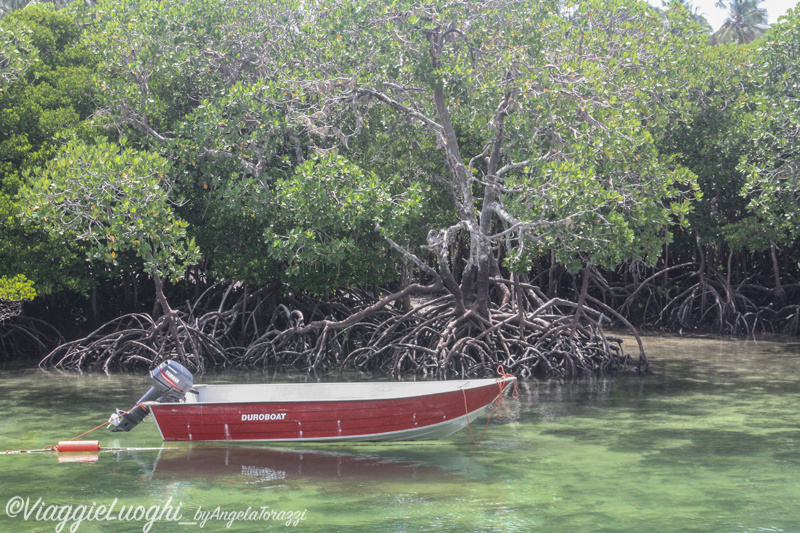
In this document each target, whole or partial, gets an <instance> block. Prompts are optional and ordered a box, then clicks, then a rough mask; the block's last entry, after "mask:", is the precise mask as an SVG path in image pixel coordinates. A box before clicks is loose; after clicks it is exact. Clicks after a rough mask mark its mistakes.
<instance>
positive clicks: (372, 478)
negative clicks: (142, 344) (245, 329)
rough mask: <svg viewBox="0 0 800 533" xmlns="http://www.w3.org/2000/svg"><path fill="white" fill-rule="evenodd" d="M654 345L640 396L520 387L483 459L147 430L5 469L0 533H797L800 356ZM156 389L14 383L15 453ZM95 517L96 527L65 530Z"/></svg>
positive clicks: (29, 457)
mask: <svg viewBox="0 0 800 533" xmlns="http://www.w3.org/2000/svg"><path fill="white" fill-rule="evenodd" d="M645 341H646V347H647V349H648V353H649V355H650V357H651V359H652V369H651V372H650V373H649V374H648V375H646V376H644V377H639V376H634V375H627V376H617V377H610V378H602V379H584V380H578V381H574V382H569V383H565V382H560V381H530V382H524V383H520V386H519V392H520V399H519V400H517V401H514V400H511V399H509V398H507V399H506V406H507V407H508V416H507V418H506V419H505V420H503V421H494V420H493V421H492V422H491V423H490V424H489V426H488V428H487V430H486V434H485V436H484V440H483V443H482V444H481V445H480V446H475V445H474V444H473V443H472V440H471V439H470V435H469V433H468V432H467V431H463V432H460V433H458V434H456V435H454V436H453V437H451V438H449V439H446V440H443V441H437V442H433V443H408V444H380V445H378V444H349V445H334V444H327V445H321V444H316V445H310V444H306V445H289V444H287V445H280V446H265V445H261V446H253V445H233V446H223V445H215V444H197V443H195V444H183V443H162V442H161V440H160V437H159V435H158V432H157V430H156V427H155V424H153V422H152V421H151V420H149V419H148V420H146V421H145V422H144V423H142V424H141V425H140V426H139V427H137V428H136V429H135V430H134V431H132V432H131V433H127V434H125V433H123V434H119V433H113V434H112V433H111V432H109V431H107V430H105V429H104V428H103V429H101V430H98V431H95V432H94V433H92V434H90V435H89V436H87V437H85V438H87V439H88V438H96V439H99V440H100V444H101V446H103V447H119V448H138V449H126V450H123V451H102V452H100V453H99V454H96V457H91V456H89V457H67V456H65V455H62V456H59V455H57V454H55V453H53V452H49V453H39V454H25V455H0V531H37V532H38V531H41V532H46V531H73V532H75V531H81V532H96V531H114V532H128V531H130V532H134V531H143V532H145V533H147V532H148V531H153V532H193V531H281V530H298V531H364V532H367V531H369V532H372V531H387V532H401V531H402V532H406V531H459V532H464V531H508V532H514V531H519V532H530V531H545V532H550V531H552V532H561V531H563V532H580V531H608V532H610V531H621V532H637V531H641V532H654V531H664V532H667V531H669V532H672V531H698V532H707V531H712V532H716V531H720V532H740V531H800V388H799V387H798V380H800V344H798V343H796V342H791V341H760V342H755V341H733V340H725V339H686V338H678V337H651V338H647V339H645ZM628 344H629V345H630V349H633V348H632V346H633V345H632V343H630V341H628ZM310 379H316V378H313V377H308V376H305V375H297V374H288V375H275V374H269V373H264V372H263V371H249V372H245V371H232V372H226V373H222V374H208V375H205V376H203V377H202V378H201V379H199V380H198V381H200V382H208V383H211V382H233V383H235V382H264V381H266V382H269V381H303V380H310ZM324 379H328V380H332V379H338V380H342V379H344V380H353V379H367V377H366V376H352V375H348V376H333V377H326V378H324ZM148 381H149V380H148V378H147V377H146V376H144V375H127V374H116V375H112V376H106V375H103V374H70V373H59V372H54V371H49V372H46V371H42V370H39V369H30V368H22V369H21V368H13V367H8V366H7V367H6V368H4V369H2V370H0V448H3V449H4V450H5V449H12V450H16V449H30V448H41V447H43V446H45V445H48V444H55V443H56V442H58V441H59V440H67V439H69V438H71V437H74V436H76V435H77V434H79V433H81V432H83V431H85V430H87V429H90V428H92V427H94V426H96V425H98V424H99V423H101V422H103V421H104V420H105V419H107V417H108V415H109V414H110V412H111V411H112V410H113V408H114V407H120V408H128V407H130V406H132V404H133V402H134V401H135V400H136V399H137V398H138V397H139V396H140V395H141V394H142V393H143V392H144V391H145V390H147V388H148V387H149V382H148ZM484 421H485V419H484V420H482V421H479V424H478V425H479V426H480V427H475V428H474V430H475V433H476V437H477V436H478V434H479V432H480V431H482V430H483V425H484ZM67 459H70V461H69V462H66V460H67ZM78 459H82V461H79V460H78ZM26 500H27V502H28V503H27V506H28V507H27V509H26V508H25V507H24V504H25V502H26ZM37 502H39V503H38V505H37ZM80 506H84V508H83V509H84V510H83V511H82V510H81V507H80ZM101 506H104V507H105V509H100V507H101ZM26 512H27V513H28V514H27V517H26V514H25V513H26ZM37 512H38V515H37ZM156 512H159V513H161V515H160V516H157V515H156V514H155V513H156ZM59 513H62V514H60V515H59ZM65 513H69V514H65ZM81 513H85V514H84V515H83V516H84V517H85V516H87V515H88V516H90V517H92V518H93V520H87V519H84V520H83V521H78V520H75V519H67V518H66V517H73V518H76V517H78V516H80V514H81ZM92 513H93V514H92ZM125 513H127V514H125ZM237 513H238V514H237ZM269 513H272V514H269ZM11 515H14V516H11ZM37 517H38V518H37ZM59 528H60V529H59Z"/></svg>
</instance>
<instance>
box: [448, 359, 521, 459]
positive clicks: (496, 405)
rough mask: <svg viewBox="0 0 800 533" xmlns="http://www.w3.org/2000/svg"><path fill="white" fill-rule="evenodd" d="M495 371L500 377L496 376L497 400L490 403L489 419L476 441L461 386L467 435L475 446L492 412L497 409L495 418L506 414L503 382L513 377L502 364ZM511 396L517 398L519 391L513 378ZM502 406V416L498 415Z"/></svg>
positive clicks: (480, 440) (465, 395)
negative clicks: (498, 392)
mask: <svg viewBox="0 0 800 533" xmlns="http://www.w3.org/2000/svg"><path fill="white" fill-rule="evenodd" d="M497 373H498V374H500V377H499V378H497V386H498V387H499V388H500V395H499V396H498V397H497V401H495V403H494V405H492V410H491V412H490V413H489V419H488V420H487V421H486V425H485V426H483V432H481V438H480V439H478V440H477V441H476V440H475V435H473V434H472V424H471V423H470V421H469V407H468V406H467V393H466V391H465V390H464V389H463V388H461V394H463V395H464V415H465V416H466V417H467V427H468V428H469V436H470V437H471V438H472V443H473V444H475V446H478V445H479V444H480V443H481V442H482V441H483V435H484V434H485V433H486V428H488V427H489V422H491V421H492V416H493V415H494V412H495V411H497V419H498V420H503V419H505V417H506V416H507V415H508V411H507V410H506V404H505V403H504V402H503V391H504V390H505V389H504V387H503V382H505V380H506V379H507V378H513V377H514V374H509V373H507V372H506V369H505V368H503V365H498V366H497ZM511 397H512V398H514V399H515V400H516V399H519V392H518V391H517V380H516V379H515V380H514V391H513V392H512V393H511ZM501 407H502V408H503V416H500V408H501Z"/></svg>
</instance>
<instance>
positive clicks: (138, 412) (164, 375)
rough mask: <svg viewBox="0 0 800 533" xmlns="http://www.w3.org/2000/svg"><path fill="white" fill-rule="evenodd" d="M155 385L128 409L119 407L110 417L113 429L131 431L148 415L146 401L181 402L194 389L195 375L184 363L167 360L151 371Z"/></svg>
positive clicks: (110, 425) (109, 420)
mask: <svg viewBox="0 0 800 533" xmlns="http://www.w3.org/2000/svg"><path fill="white" fill-rule="evenodd" d="M150 379H151V380H152V381H153V386H152V387H150V390H148V391H147V392H146V393H145V394H144V396H142V397H141V398H139V401H138V402H136V405H135V406H134V407H133V408H132V409H129V410H127V411H122V410H121V409H117V412H116V413H114V414H113V415H111V418H109V419H108V423H109V426H108V427H109V429H111V431H130V430H131V429H133V428H134V427H136V426H137V425H138V424H139V422H141V421H142V420H144V417H145V416H147V406H145V405H144V403H145V402H180V401H181V400H183V399H184V397H185V396H186V393H187V392H189V391H191V390H192V386H193V385H194V376H192V373H191V372H189V371H188V370H186V367H184V366H183V365H182V364H180V363H178V362H176V361H172V360H167V361H164V362H163V363H161V364H160V365H158V366H157V367H156V368H155V369H153V371H152V372H150Z"/></svg>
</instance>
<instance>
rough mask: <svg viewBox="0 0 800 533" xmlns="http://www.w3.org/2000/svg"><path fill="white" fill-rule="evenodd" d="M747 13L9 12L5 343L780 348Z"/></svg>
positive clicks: (199, 359) (507, 359)
mask: <svg viewBox="0 0 800 533" xmlns="http://www.w3.org/2000/svg"><path fill="white" fill-rule="evenodd" d="M758 3H759V2H749V3H748V2H731V3H730V4H731V5H730V8H731V13H732V15H731V16H732V20H734V19H735V17H736V16H737V15H736V13H737V12H736V11H735V10H736V9H739V10H740V11H741V10H744V9H745V8H747V6H750V8H752V9H755V10H756V12H754V13H752V12H748V13H749V14H745V15H742V16H741V17H740V19H735V20H736V24H738V26H737V28H738V30H737V31H739V33H737V34H736V35H741V34H743V33H742V32H744V31H745V30H744V29H742V28H745V27H749V26H748V24H749V25H750V26H753V27H754V28H755V29H756V30H759V31H758V32H755V33H752V35H750V37H748V38H747V39H739V38H738V37H737V38H736V39H734V38H728V37H725V36H724V35H722V33H720V32H718V33H717V34H715V35H714V38H713V39H711V41H709V35H708V28H707V25H706V24H705V23H704V21H702V20H700V18H699V17H698V16H697V15H696V13H693V10H692V9H691V6H688V8H687V6H686V5H685V4H684V3H683V2H669V3H668V4H667V5H666V6H665V7H664V9H661V10H657V9H653V8H650V7H648V6H647V5H646V4H643V3H637V2H634V1H629V0H614V1H613V2H607V1H606V2H599V1H588V2H581V3H575V4H571V3H565V2H561V1H558V0H554V1H552V2H542V1H535V2H533V1H532V2H520V1H516V0H515V1H511V0H493V1H490V2H483V3H480V4H475V5H472V4H462V3H448V2H438V1H434V2H430V3H420V2H412V1H405V0H397V1H394V2H391V3H385V4H380V5H379V4H374V3H370V2H366V1H363V0H347V1H344V2H342V1H335V2H334V1H328V0H317V1H315V2H292V1H282V2H275V1H272V0H269V1H267V0H246V1H245V0H225V1H224V2H217V3H213V4H209V3H207V2H202V1H200V0H162V1H160V2H155V1H138V0H137V1H133V0H122V1H121V2H120V1H117V2H114V3H107V2H100V3H98V4H97V5H96V6H91V7H86V6H72V7H68V8H65V9H62V10H59V11H55V10H53V9H52V8H47V7H41V6H33V7H28V8H25V9H22V10H19V11H14V12H11V13H10V14H8V15H7V16H5V17H4V18H3V19H0V69H1V70H0V83H1V85H0V230H1V231H2V237H0V303H4V305H7V306H10V305H11V304H12V303H14V304H15V305H16V309H17V310H18V309H19V304H17V303H16V302H19V301H21V300H31V301H30V302H29V303H27V304H25V305H26V307H25V310H26V312H25V314H24V316H18V317H16V318H6V319H5V320H3V317H2V315H0V320H3V322H2V323H0V331H3V332H4V333H2V335H3V337H2V339H0V340H2V342H0V347H2V348H3V350H4V351H5V354H6V355H13V354H16V353H22V352H26V351H28V352H30V351H33V350H34V349H35V350H38V351H48V352H49V351H50V350H51V349H52V348H55V346H49V347H47V342H55V343H60V342H61V340H60V338H59V337H58V336H53V335H52V334H51V333H49V331H50V330H49V329H48V330H47V331H48V333H47V334H46V335H44V334H42V333H41V332H42V328H43V326H41V324H43V323H48V324H51V325H55V326H57V327H58V328H59V329H61V330H62V331H65V332H68V334H67V336H68V337H70V338H74V339H76V340H74V341H71V342H69V343H67V344H64V345H62V346H60V347H59V348H58V349H57V350H55V351H54V352H52V353H50V354H49V356H48V358H47V361H49V362H52V363H56V364H62V365H64V366H71V365H74V366H88V367H92V366H106V365H109V364H121V365H130V364H139V363H142V362H145V361H149V360H152V359H154V358H159V357H164V356H177V357H179V358H180V359H182V360H184V361H186V362H188V363H190V364H192V365H195V366H197V367H202V366H204V365H207V364H224V365H226V364H237V363H240V364H273V363H278V364H280V363H287V364H294V365H296V366H299V367H303V368H325V367H331V366H336V365H341V364H345V363H348V364H355V365H356V366H358V367H359V368H368V369H369V368H382V369H385V370H388V371H400V370H412V371H417V372H423V373H436V372H441V373H449V372H457V373H463V374H471V373H481V372H486V371H487V370H488V369H489V368H490V367H491V366H492V365H493V364H495V363H497V362H504V363H505V364H506V365H508V366H509V367H510V368H511V369H512V370H516V371H518V372H521V373H522V374H532V373H551V374H572V373H579V372H592V371H605V370H609V369H613V368H617V367H619V366H620V365H624V364H625V363H626V362H629V361H630V358H629V357H628V356H625V355H623V354H622V353H621V351H620V350H619V347H618V343H617V342H616V341H615V340H614V339H612V338H609V337H608V336H606V335H604V334H603V327H604V325H605V326H608V325H610V324H617V325H624V326H628V327H630V326H637V327H658V328H667V329H678V328H681V329H708V330H713V331H718V332H726V333H737V334H745V333H748V334H749V333H754V332H756V331H784V332H787V333H791V334H797V333H798V332H800V319H799V318H798V317H799V316H800V306H798V301H799V300H800V290H798V286H797V270H798V260H800V253H799V252H800V248H799V247H798V242H799V241H798V238H800V229H798V228H800V220H799V219H800V209H799V208H798V199H800V176H799V175H798V156H799V155H800V147H799V146H798V139H797V136H798V131H800V100H798V95H799V93H798V81H797V80H798V79H800V72H798V65H800V37H798V36H799V35H800V13H797V12H794V11H790V12H789V14H788V15H787V17H785V18H784V19H783V20H782V21H781V22H780V23H779V24H777V25H776V26H775V27H773V28H772V29H770V30H768V31H766V32H765V33H764V32H763V31H762V30H763V28H761V27H760V23H759V21H761V20H762V19H760V18H758V16H759V13H760V12H758V11H757V9H758ZM740 4H741V5H740ZM745 4H746V5H745ZM751 4H752V5H751ZM751 11H752V10H751ZM754 25H755V26H754ZM761 33H764V34H763V36H761V37H760V38H757V39H756V37H758V36H759V35H761ZM752 39H756V40H753V41H752V42H751V43H750V44H743V45H739V44H722V43H723V42H725V41H727V40H733V41H741V40H752ZM711 43H718V44H715V45H714V44H711ZM420 299H421V300H420ZM412 302H413V303H414V305H415V307H414V308H413V309H412ZM420 302H422V304H420ZM11 314H14V313H7V315H8V317H10V316H11ZM32 319H36V320H37V322H33V321H32ZM39 320H42V321H44V322H41V323H40V322H38V321H39ZM109 321H110V322H109ZM95 328H99V329H95ZM38 335H44V337H46V340H45V339H44V338H43V337H37V336H38ZM87 335H88V336H87ZM21 338H42V340H41V342H39V343H37V344H36V346H31V345H30V344H26V343H22V344H20V342H21V341H20V340H19V339H21ZM26 342H27V341H26ZM638 367H639V368H642V369H643V368H646V359H645V357H644V354H643V353H642V354H640V356H639V362H638Z"/></svg>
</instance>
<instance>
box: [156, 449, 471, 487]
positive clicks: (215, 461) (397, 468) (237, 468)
mask: <svg viewBox="0 0 800 533" xmlns="http://www.w3.org/2000/svg"><path fill="white" fill-rule="evenodd" d="M474 453H475V452H474V451H472V452H465V451H463V450H459V449H457V448H452V447H447V446H438V445H433V446H426V447H423V449H422V450H420V449H419V447H416V448H415V449H414V450H410V449H408V448H400V449H388V450H387V449H381V450H378V451H374V448H373V449H372V450H370V451H367V452H363V453H359V452H355V453H354V452H352V451H350V450H348V451H337V450H320V449H312V448H308V449H305V448H300V449H289V448H272V447H257V446H237V445H231V446H180V447H167V446H165V447H163V448H162V449H161V450H159V452H158V455H157V457H156V458H155V461H154V463H152V464H153V467H152V470H151V472H150V475H149V476H148V477H150V478H151V479H152V480H155V481H189V480H196V479H210V478H223V477H237V476H244V477H247V478H254V479H252V481H261V482H267V481H284V480H296V479H342V478H346V479H369V480H376V481H380V480H384V479H388V480H393V481H396V480H408V481H424V480H433V479H436V480H442V478H448V477H451V478H460V477H466V476H473V475H476V474H479V473H480V471H481V470H483V469H484V468H483V466H482V465H481V464H479V463H474V462H473V460H472V459H473V457H472V455H473V454H474Z"/></svg>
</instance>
